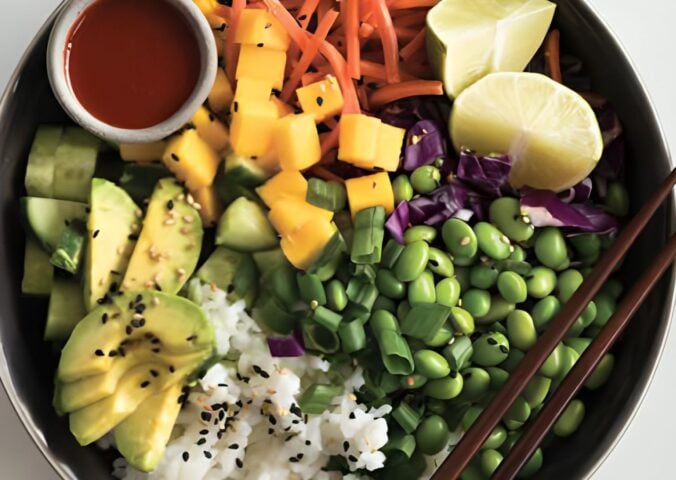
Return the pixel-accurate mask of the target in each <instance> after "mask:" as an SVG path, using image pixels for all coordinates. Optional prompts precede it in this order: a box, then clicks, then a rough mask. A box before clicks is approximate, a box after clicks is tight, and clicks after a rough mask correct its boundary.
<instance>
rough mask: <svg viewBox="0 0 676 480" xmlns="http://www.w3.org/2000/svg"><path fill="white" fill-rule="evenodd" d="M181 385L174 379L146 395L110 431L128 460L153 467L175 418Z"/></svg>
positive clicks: (143, 468)
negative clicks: (169, 385)
mask: <svg viewBox="0 0 676 480" xmlns="http://www.w3.org/2000/svg"><path fill="white" fill-rule="evenodd" d="M182 387H183V385H181V384H180V383H175V384H174V385H172V386H171V387H169V388H167V389H166V390H164V391H162V392H160V393H156V394H155V395H152V396H150V397H148V398H147V399H146V400H145V401H144V402H143V403H142V404H141V405H139V407H138V408H137V409H136V411H135V412H134V413H132V414H131V415H130V416H129V417H127V418H126V420H124V421H123V422H122V423H120V424H119V425H118V426H117V427H115V430H113V433H114V435H115V445H116V446H117V449H118V450H119V452H120V453H121V454H122V455H123V456H124V458H126V459H127V462H129V464H130V465H131V466H133V467H134V468H136V469H138V470H141V471H142V472H150V471H152V470H155V468H156V467H157V465H158V464H159V463H160V461H161V460H162V457H163V456H164V450H165V448H166V446H167V443H168V442H169V438H170V437H171V432H172V430H173V428H174V424H175V423H176V418H177V417H178V413H179V412H180V410H181V403H180V402H178V401H177V399H178V398H179V397H180V395H181V389H182Z"/></svg>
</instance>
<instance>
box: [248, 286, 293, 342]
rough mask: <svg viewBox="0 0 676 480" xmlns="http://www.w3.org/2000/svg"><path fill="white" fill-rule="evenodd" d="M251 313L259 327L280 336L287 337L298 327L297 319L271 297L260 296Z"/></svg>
mask: <svg viewBox="0 0 676 480" xmlns="http://www.w3.org/2000/svg"><path fill="white" fill-rule="evenodd" d="M251 313H252V316H253V319H254V320H255V321H256V323H258V324H259V325H260V326H261V327H263V328H264V329H269V330H272V331H273V332H275V333H279V334H281V335H289V334H290V333H291V332H293V330H294V329H295V328H296V326H297V325H298V317H297V316H296V315H294V314H292V313H290V312H288V311H287V310H286V308H284V305H283V304H282V302H281V301H280V300H279V299H278V298H276V297H274V296H272V295H266V296H261V297H260V298H259V301H258V302H257V304H256V305H255V306H254V308H253V311H252V312H251Z"/></svg>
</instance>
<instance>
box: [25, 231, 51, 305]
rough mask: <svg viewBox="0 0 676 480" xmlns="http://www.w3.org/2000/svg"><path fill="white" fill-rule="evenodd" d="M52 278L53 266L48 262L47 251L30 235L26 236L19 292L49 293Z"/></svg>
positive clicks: (28, 293)
mask: <svg viewBox="0 0 676 480" xmlns="http://www.w3.org/2000/svg"><path fill="white" fill-rule="evenodd" d="M53 278H54V267H53V266H52V264H51V263H49V253H47V252H46V251H45V249H44V248H42V246H41V245H40V244H39V243H38V242H37V240H35V239H34V238H33V237H32V236H29V237H26V251H25V253H24V260H23V279H22V280H21V293H23V294H25V295H49V292H51V291H52V279H53Z"/></svg>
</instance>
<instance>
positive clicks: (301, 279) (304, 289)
mask: <svg viewBox="0 0 676 480" xmlns="http://www.w3.org/2000/svg"><path fill="white" fill-rule="evenodd" d="M296 278H297V281H298V290H299V291H300V298H301V299H302V300H304V301H306V302H307V303H308V305H310V308H312V309H314V308H317V307H318V306H319V305H326V291H325V290H324V285H323V284H322V281H321V280H320V278H319V277H318V276H317V275H315V274H313V273H299V274H298V275H297V277H296Z"/></svg>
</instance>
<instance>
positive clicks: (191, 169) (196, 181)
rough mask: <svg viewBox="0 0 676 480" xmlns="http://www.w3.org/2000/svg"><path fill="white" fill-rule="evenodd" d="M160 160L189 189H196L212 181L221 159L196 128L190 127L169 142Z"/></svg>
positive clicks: (208, 184)
mask: <svg viewBox="0 0 676 480" xmlns="http://www.w3.org/2000/svg"><path fill="white" fill-rule="evenodd" d="M162 161H163V162H164V165H165V166H166V167H167V168H168V169H169V170H170V171H171V172H172V173H173V174H174V175H176V178H178V179H179V180H181V181H184V182H185V184H186V186H187V187H188V189H189V190H194V191H196V190H199V189H201V188H203V187H208V186H210V185H211V184H212V183H214V177H216V172H217V170H218V164H219V163H220V161H221V159H220V157H219V156H218V155H217V154H216V152H215V151H214V150H213V149H212V148H211V147H210V146H209V144H208V143H206V142H205V141H204V140H202V138H201V137H200V136H199V135H198V134H197V131H196V130H193V129H190V130H185V131H184V132H183V133H181V134H180V135H178V136H177V137H175V138H174V139H172V140H171V141H170V142H169V144H168V145H167V148H166V150H165V152H164V155H163V157H162Z"/></svg>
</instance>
